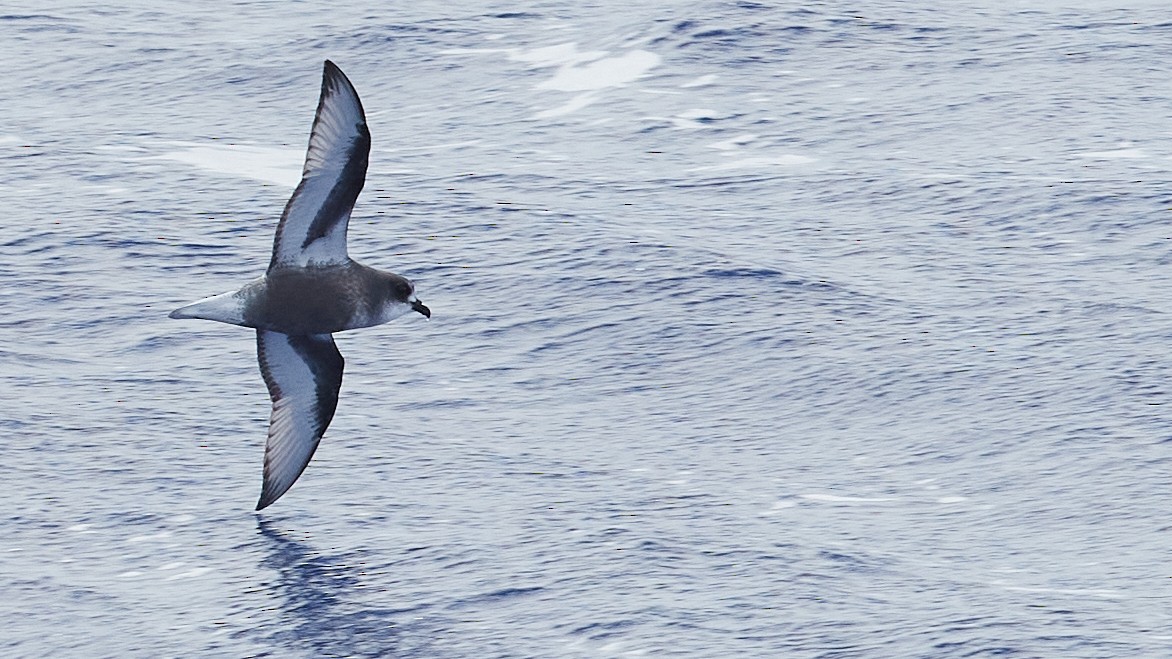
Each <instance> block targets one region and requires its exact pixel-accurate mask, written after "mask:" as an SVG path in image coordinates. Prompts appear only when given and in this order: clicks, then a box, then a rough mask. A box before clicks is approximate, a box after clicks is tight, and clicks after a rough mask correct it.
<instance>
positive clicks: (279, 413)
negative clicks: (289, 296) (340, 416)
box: [256, 330, 345, 510]
mask: <svg viewBox="0 0 1172 659" xmlns="http://www.w3.org/2000/svg"><path fill="white" fill-rule="evenodd" d="M256 353H257V360H258V361H259V362H260V373H261V375H262V376H263V377H264V381H265V385H266V386H267V387H268V389H269V397H270V398H271V399H272V401H273V409H272V416H271V417H270V420H269V438H268V442H267V443H266V445H265V466H264V485H263V487H262V489H261V495H260V501H259V502H257V504H256V509H257V510H260V509H262V508H265V507H267V506H268V505H269V504H271V503H273V502H274V501H276V500H277V499H279V498H280V497H281V495H282V494H284V493H285V492H287V491H288V490H289V488H290V487H292V486H293V483H294V482H296V480H297V478H298V477H299V476H301V472H303V471H305V467H306V466H307V465H308V464H309V460H310V459H311V458H312V457H313V453H314V451H316V450H317V445H318V443H319V442H320V441H321V437H322V435H323V434H325V431H326V428H328V427H329V425H330V421H331V420H333V418H334V410H335V409H337V407H338V391H339V390H340V389H341V387H342V370H343V368H344V366H345V360H344V359H342V355H341V353H339V352H338V348H337V346H335V345H334V338H333V337H332V336H330V335H329V334H313V335H308V336H292V335H288V334H280V333H278V332H270V331H268V330H257V332H256Z"/></svg>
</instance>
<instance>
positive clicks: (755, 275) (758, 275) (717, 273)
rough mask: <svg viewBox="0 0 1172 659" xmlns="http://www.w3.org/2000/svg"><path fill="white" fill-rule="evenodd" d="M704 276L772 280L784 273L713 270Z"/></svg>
mask: <svg viewBox="0 0 1172 659" xmlns="http://www.w3.org/2000/svg"><path fill="white" fill-rule="evenodd" d="M702 274H703V275H704V276H705V277H716V278H717V279H741V278H746V279H771V278H773V277H781V276H782V274H783V273H782V272H781V271H780V270H773V269H771V268H713V269H709V270H705V271H704V272H703V273H702ZM786 283H788V284H791V285H800V284H801V283H802V282H801V280H798V279H794V280H791V281H788V282H786Z"/></svg>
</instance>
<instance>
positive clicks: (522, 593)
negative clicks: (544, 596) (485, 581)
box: [447, 586, 545, 609]
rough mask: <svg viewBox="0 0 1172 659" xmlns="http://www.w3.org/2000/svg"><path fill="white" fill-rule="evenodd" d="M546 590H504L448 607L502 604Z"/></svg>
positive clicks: (474, 597)
mask: <svg viewBox="0 0 1172 659" xmlns="http://www.w3.org/2000/svg"><path fill="white" fill-rule="evenodd" d="M544 590H545V587H543V586H528V587H521V588H502V589H500V590H494V591H492V592H488V593H482V594H480V595H473V596H471V597H465V598H463V599H460V600H457V601H455V602H452V603H451V604H449V605H448V607H447V608H448V609H462V608H464V607H467V606H482V605H484V604H490V605H491V604H500V603H502V602H504V601H505V600H511V599H515V598H519V597H528V596H529V595H534V594H536V593H540V592H542V591H544Z"/></svg>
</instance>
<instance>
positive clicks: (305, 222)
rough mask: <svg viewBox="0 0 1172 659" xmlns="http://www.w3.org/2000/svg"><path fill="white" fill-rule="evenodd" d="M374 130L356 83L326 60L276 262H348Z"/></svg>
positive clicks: (284, 217) (276, 264)
mask: <svg viewBox="0 0 1172 659" xmlns="http://www.w3.org/2000/svg"><path fill="white" fill-rule="evenodd" d="M369 154H370V131H369V130H368V129H367V127H366V115H365V114H364V113H363V111H362V102H361V101H359V100H358V92H356V91H354V85H352V84H350V80H348V79H347V78H346V75H345V74H344V73H342V70H341V69H339V68H338V67H337V66H336V65H335V64H334V63H333V62H331V61H329V60H326V63H325V70H324V71H323V73H322V81H321V99H319V100H318V103H317V115H316V116H314V119H313V129H312V130H311V131H310V133H309V149H308V151H307V152H306V154H305V167H304V168H303V169H302V172H301V183H299V184H298V185H297V189H296V190H295V191H294V192H293V196H292V197H290V198H289V203H287V204H285V212H284V213H282V214H281V223H280V224H278V225H277V235H276V238H275V239H274V240H273V260H272V261H271V262H270V263H269V269H270V270H271V269H272V268H276V267H286V266H293V267H305V266H308V265H313V264H320V265H327V264H340V263H346V262H347V260H348V258H349V257H348V256H347V254H346V225H347V224H349V222H350V211H351V210H352V209H353V208H354V201H355V200H356V199H358V193H359V192H361V191H362V185H363V183H365V181H366V165H367V159H368V157H369Z"/></svg>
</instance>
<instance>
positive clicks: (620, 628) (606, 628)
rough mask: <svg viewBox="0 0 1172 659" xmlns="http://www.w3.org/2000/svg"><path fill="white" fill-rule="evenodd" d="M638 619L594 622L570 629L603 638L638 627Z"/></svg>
mask: <svg viewBox="0 0 1172 659" xmlns="http://www.w3.org/2000/svg"><path fill="white" fill-rule="evenodd" d="M638 625H639V622H638V621H636V620H615V621H612V622H593V623H590V624H589V625H583V626H581V627H576V628H574V629H572V630H570V633H571V634H583V635H585V636H587V637H589V638H590V639H592V640H602V639H605V638H609V637H611V636H614V635H616V634H619V633H622V632H624V631H626V630H627V629H630V628H631V627H637V626H638Z"/></svg>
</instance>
